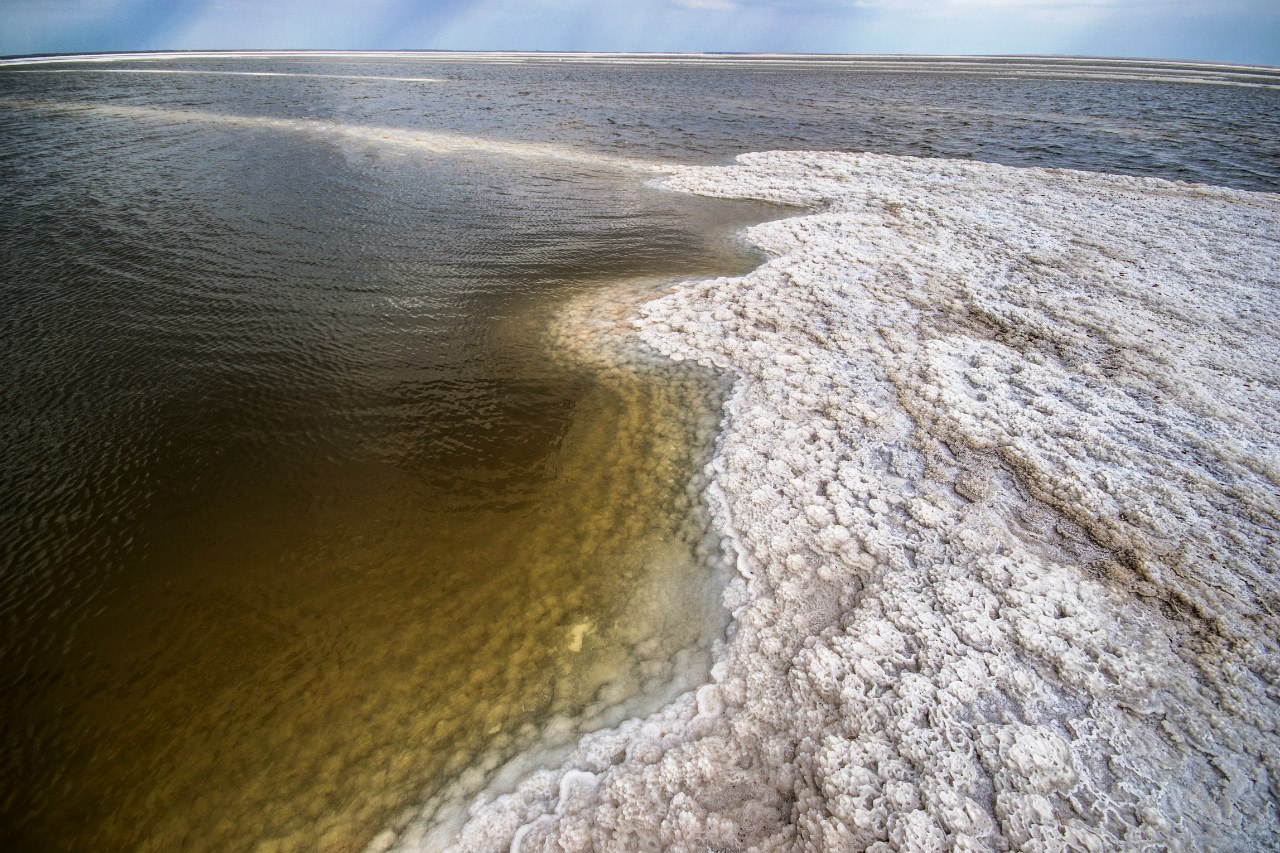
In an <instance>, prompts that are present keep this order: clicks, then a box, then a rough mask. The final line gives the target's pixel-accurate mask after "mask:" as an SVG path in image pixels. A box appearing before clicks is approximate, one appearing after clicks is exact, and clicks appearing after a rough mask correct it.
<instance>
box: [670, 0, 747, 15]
mask: <svg viewBox="0 0 1280 853" xmlns="http://www.w3.org/2000/svg"><path fill="white" fill-rule="evenodd" d="M676 2H677V3H678V4H679V5H681V6H684V7H685V8H686V9H709V10H711V11H713V12H734V11H737V9H738V4H737V3H734V2H732V0H676Z"/></svg>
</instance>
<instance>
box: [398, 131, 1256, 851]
mask: <svg viewBox="0 0 1280 853" xmlns="http://www.w3.org/2000/svg"><path fill="white" fill-rule="evenodd" d="M666 184H667V186H669V187H671V188H673V189H679V190H684V191H689V192H697V193H701V194H704V195H712V196H725V197H736V198H754V199H760V200H765V201H775V202H783V203H788V204H795V205H803V206H805V207H806V208H808V211H809V212H806V213H802V214H800V215H798V216H795V217H793V218H790V219H784V220H777V221H773V222H766V223H764V224H761V225H758V226H755V227H753V228H751V229H749V230H748V232H747V235H748V237H749V239H750V240H751V241H752V242H753V243H754V244H755V245H756V246H757V247H759V248H760V249H762V250H763V251H765V252H766V253H767V254H768V256H769V258H770V260H768V261H767V262H765V263H764V264H762V265H761V266H760V267H758V268H757V269H756V270H754V271H752V272H750V273H748V274H746V275H744V276H738V277H732V278H719V279H711V280H708V281H701V282H690V283H685V284H683V285H680V286H678V287H677V288H676V289H674V290H673V291H672V292H670V293H668V294H667V295H666V296H663V297H661V298H659V299H656V300H654V301H652V302H649V303H647V304H646V305H645V306H644V307H643V308H642V309H641V312H640V317H639V318H638V319H637V320H636V326H637V328H638V331H639V333H640V335H641V339H642V340H643V341H644V342H645V343H646V344H648V345H649V346H652V347H654V348H655V349H657V350H659V351H660V352H663V353H664V354H665V355H667V356H669V357H672V358H673V359H674V360H677V361H679V360H689V361H694V362H697V363H699V364H701V365H703V366H706V367H710V368H712V369H714V370H716V371H717V372H719V373H721V374H722V375H728V376H732V377H736V379H735V382H734V388H733V391H732V396H731V398H730V402H729V404H728V406H727V407H726V421H725V423H724V424H723V430H722V433H721V436H720V438H719V439H718V442H717V451H716V454H715V457H714V458H713V460H712V462H711V463H710V465H709V467H708V471H709V474H710V478H709V479H710V485H709V487H708V494H709V496H711V497H712V498H713V499H712V500H711V501H709V502H710V503H711V506H710V507H709V511H710V512H711V514H712V515H713V518H714V522H715V525H716V527H717V529H718V530H719V532H720V533H721V535H722V537H723V538H724V539H725V540H726V541H732V538H733V537H735V536H736V537H737V540H736V541H737V545H736V546H735V548H736V549H737V550H738V552H739V553H738V554H737V555H736V563H737V571H738V575H737V577H735V578H733V579H732V580H731V581H730V583H729V584H728V586H727V587H726V589H725V593H724V604H725V606H726V609H727V610H728V611H729V612H730V613H731V615H732V623H731V628H730V641H729V643H728V645H727V646H726V647H725V649H724V650H723V654H721V655H718V656H717V660H716V661H715V663H714V665H713V667H712V670H711V677H712V678H711V681H710V682H709V683H707V684H704V685H702V686H701V687H698V688H697V689H696V690H693V691H690V692H688V693H685V694H683V695H682V696H680V697H679V698H677V699H676V700H675V701H674V702H673V703H671V704H670V705H668V706H667V707H666V708H665V709H663V710H660V711H658V712H656V713H655V714H653V715H651V716H650V717H647V718H644V719H638V720H630V721H628V722H626V723H623V724H622V725H621V726H620V727H619V728H617V729H612V730H604V731H600V732H596V733H594V734H592V735H589V736H587V737H586V738H585V739H584V740H583V741H581V742H580V743H579V745H578V747H577V748H576V749H575V750H574V752H573V753H572V754H571V755H570V756H569V758H568V759H567V760H566V761H565V762H564V763H563V764H561V765H560V767H559V769H558V770H551V769H544V770H542V771H539V772H538V773H535V774H534V775H533V776H531V777H530V778H528V779H526V780H525V781H524V782H522V783H520V784H519V785H518V786H517V787H516V788H515V790H514V791H513V792H512V793H510V794H506V795H504V796H502V797H498V798H497V799H496V800H493V801H492V802H486V803H482V804H477V806H476V808H474V809H473V811H472V813H471V815H470V817H469V820H468V822H467V823H466V824H465V825H464V826H463V827H462V829H461V831H460V832H459V833H458V834H457V835H456V836H455V837H454V838H453V839H452V843H451V844H448V845H446V846H444V848H443V849H455V850H475V851H480V850H507V849H510V850H521V851H525V852H526V853H527V851H531V850H540V849H553V848H554V849H562V848H563V849H582V850H587V849H593V848H595V849H630V848H631V847H633V846H639V847H641V848H644V847H646V846H647V847H652V848H654V849H668V850H683V849H688V850H694V849H705V848H707V847H711V848H714V849H759V850H778V849H840V848H842V847H845V846H848V847H851V849H865V848H868V847H871V846H872V845H881V846H879V847H877V849H885V850H891V849H921V850H923V849H957V850H980V849H1004V848H1006V847H1009V846H1015V847H1019V848H1022V849H1055V848H1057V847H1058V846H1060V845H1064V844H1065V845H1075V846H1079V847H1081V848H1083V849H1099V850H1101V849H1141V848H1144V847H1160V846H1161V845H1164V846H1183V847H1187V848H1189V849H1224V850H1225V849H1240V850H1244V849H1256V848H1258V847H1264V846H1267V845H1268V844H1275V843H1277V842H1278V841H1280V821H1278V820H1277V817H1276V815H1275V814H1274V808H1273V807H1272V806H1271V804H1272V803H1274V798H1275V795H1276V786H1277V784H1280V782H1277V781H1275V780H1280V759H1276V758H1275V756H1277V755H1280V736H1278V735H1277V729H1278V728H1280V697H1278V696H1277V693H1278V689H1277V682H1278V681H1280V678H1278V677H1277V674H1278V673H1280V654H1278V653H1277V643H1276V640H1275V639H1274V638H1275V637H1276V636H1277V633H1280V632H1278V631H1277V628H1280V626H1278V625H1277V624H1276V619H1277V617H1276V616H1275V614H1276V613H1277V612H1280V588H1278V585H1277V582H1276V581H1275V579H1274V578H1273V577H1272V576H1271V572H1270V570H1269V569H1268V567H1274V565H1276V562H1277V556H1278V555H1280V498H1277V494H1280V491H1278V487H1280V466H1277V464H1276V462H1275V457H1276V450H1277V446H1280V434H1277V430H1276V428H1275V426H1274V425H1273V424H1272V423H1271V421H1272V420H1273V417H1272V416H1271V415H1270V414H1269V413H1270V412H1274V411H1275V410H1276V408H1277V407H1280V376H1277V375H1276V368H1275V364H1276V361H1277V359H1276V356H1278V355H1280V341H1277V340H1276V338H1275V333H1274V331H1271V335H1270V336H1268V334H1267V333H1268V331H1269V330H1274V329H1276V328H1278V327H1280V325H1278V324H1277V317H1276V313H1277V307H1276V306H1275V305H1274V304H1272V303H1274V300H1268V299H1266V298H1262V299H1259V298H1258V297H1259V296H1262V297H1266V296H1267V295H1268V289H1271V288H1275V287H1276V286H1277V284H1278V283H1280V250H1278V248H1277V245H1276V244H1277V242H1278V241H1277V238H1276V236H1275V235H1277V234H1280V198H1277V196H1275V195H1271V194H1263V193H1250V192H1244V191H1235V190H1226V189H1219V188H1214V187H1207V186H1199V185H1190V184H1178V183H1172V182H1168V181H1163V180H1158V179H1146V178H1125V177H1117V176H1113V175H1102V174H1094V173H1084V172H1071V171H1066V170H1055V169H1042V168H1030V169H1028V168H1012V167H1004V166H995V165H990V164H985V163H976V162H968V161H945V160H920V159H914V158H905V157H891V156H887V155H846V154H814V153H805V152H773V153H764V154H751V155H743V156H742V157H739V158H738V160H737V161H736V162H735V163H734V164H732V165H728V166H717V167H679V168H676V169H675V170H673V175H672V177H671V178H669V179H668V180H667V182H666ZM1209 330H1212V331H1209ZM1259 374H1261V375H1259ZM716 495H720V496H721V498H722V499H721V500H714V497H715V496H716ZM442 840H443V839H439V838H437V839H436V841H442ZM384 841H388V842H390V843H388V844H385V845H383V847H384V848H385V847H394V849H403V850H409V849H415V850H425V849H436V848H435V847H434V846H432V847H428V846H424V845H417V846H407V845H404V844H401V845H400V846H398V847H395V846H394V845H395V844H396V841H395V839H384Z"/></svg>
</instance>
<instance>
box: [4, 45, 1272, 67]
mask: <svg viewBox="0 0 1280 853" xmlns="http://www.w3.org/2000/svg"><path fill="white" fill-rule="evenodd" d="M421 54H429V55H432V56H433V57H436V58H442V59H444V58H450V57H455V58H456V57H459V56H512V57H520V56H528V57H571V58H579V57H627V58H634V59H645V58H655V59H663V58H687V59H697V58H699V57H710V58H715V59H744V60H750V59H780V60H788V59H790V60H793V61H795V60H805V59H806V58H807V59H809V60H810V61H813V60H819V61H820V60H824V59H905V60H911V59H920V60H938V59H944V60H966V59H969V60H982V59H1049V60H1059V61H1087V62H1114V63H1121V62H1141V63H1146V64H1151V65H1180V66H1195V67H1200V68H1214V67H1220V68H1232V69H1254V70H1264V71H1275V72H1280V65H1264V64H1255V63H1244V62H1232V61H1229V60H1204V59H1177V58H1169V57H1145V56H1104V55H1092V54H1052V53H824V52H793V51H722V50H709V51H606V50H468V49H445V48H385V49H371V50H348V49H341V48H212V49H205V48H193V49H179V50H169V49H155V50H121V51H79V52H74V53H60V52H49V53H29V54H8V55H4V56H0V65H22V64H38V63H53V62H76V61H80V62H93V61H101V60H104V59H130V58H140V59H146V58H163V57H216V56H262V57H276V56H308V55H311V56H324V55H347V56H388V55H395V56H406V55H421Z"/></svg>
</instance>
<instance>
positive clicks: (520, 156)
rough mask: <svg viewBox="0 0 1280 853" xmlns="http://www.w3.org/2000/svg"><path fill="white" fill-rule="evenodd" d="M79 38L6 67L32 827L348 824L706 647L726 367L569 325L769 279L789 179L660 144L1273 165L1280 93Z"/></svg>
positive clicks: (12, 546)
mask: <svg viewBox="0 0 1280 853" xmlns="http://www.w3.org/2000/svg"><path fill="white" fill-rule="evenodd" d="M128 68H136V69H148V70H151V71H161V72H166V73H148V74H136V73H118V72H120V71H124V70H126V69H128ZM71 69H75V70H74V73H62V71H63V70H68V69H67V68H64V67H61V66H60V67H59V70H57V72H56V73H53V70H52V69H48V68H45V69H44V70H43V71H39V73H27V72H28V71H36V70H38V69H34V68H21V67H18V68H8V69H4V70H0V140H3V141H0V164H2V166H0V168H2V170H3V171H2V174H3V182H4V187H5V190H6V196H7V198H9V199H12V202H11V203H10V204H8V205H7V206H6V207H5V209H4V210H3V211H0V245H2V246H3V248H2V252H3V254H2V255H0V281H3V285H2V286H3V288H4V295H3V302H4V310H3V311H0V382H3V387H4V388H5V394H4V396H3V400H2V402H0V430H3V438H4V444H5V447H6V448H7V451H6V462H5V466H4V473H3V481H2V482H0V519H2V523H3V529H4V531H5V532H4V536H3V540H2V541H0V549H2V550H0V553H2V554H3V557H4V566H5V568H4V572H5V583H4V585H3V593H2V595H3V598H2V599H0V615H2V618H3V620H4V623H5V635H4V636H5V640H4V645H3V647H2V648H0V659H2V661H3V672H4V673H5V689H4V691H3V694H0V714H2V719H3V726H4V734H3V737H4V747H3V757H0V778H3V779H4V780H5V781H4V782H3V791H2V796H3V802H2V804H0V814H2V815H3V819H2V820H0V825H2V826H3V834H2V835H0V841H2V842H3V845H4V846H6V847H13V848H18V849H24V850H98V849H147V850H170V849H190V850H199V849H207V850H227V849H252V848H253V846H254V845H255V844H257V843H259V842H262V843H263V844H264V845H265V846H264V849H273V848H274V849H282V850H290V849H296V850H347V849H358V848H359V847H360V846H362V845H363V844H364V843H365V842H366V841H367V840H368V838H369V837H371V836H372V835H373V834H374V833H376V832H377V831H378V829H379V828H380V827H383V826H385V825H387V824H388V823H389V822H392V821H393V820H394V819H395V818H394V816H395V815H396V814H397V813H398V812H400V811H401V810H402V809H403V808H404V807H405V806H407V805H412V804H413V803H415V802H416V801H418V799H420V798H421V797H422V796H423V795H424V794H426V793H429V792H430V791H431V790H432V789H433V788H435V787H438V786H439V785H441V784H443V783H444V782H445V781H447V780H448V779H451V778H454V776H456V774H457V773H458V772H460V771H462V770H463V769H464V768H466V767H470V766H473V764H474V763H475V761H476V760H479V761H480V762H482V764H483V763H485V762H487V765H485V766H488V767H492V766H493V765H494V763H495V762H496V761H497V760H499V759H500V758H502V757H504V756H507V755H510V754H513V753H514V752H515V751H518V750H520V749H522V748H524V747H526V746H528V745H530V744H532V743H534V742H539V743H541V744H542V745H547V744H548V743H553V742H554V741H555V740H556V739H557V738H560V739H567V738H571V737H572V736H573V735H574V733H575V732H576V731H577V728H576V727H580V726H583V725H593V724H599V723H601V722H608V721H610V720H611V719H612V717H610V714H613V715H614V716H616V714H617V713H618V710H617V709H618V708H620V707H622V706H623V705H625V704H626V703H627V702H628V701H629V700H630V701H634V700H635V697H636V696H638V695H642V694H645V693H646V692H648V693H649V694H653V693H654V692H655V691H660V689H661V686H662V685H663V684H667V683H669V682H670V681H671V679H673V678H678V677H679V672H680V671H685V670H687V671H694V670H696V669H697V667H698V663H697V661H696V660H695V658H697V657H698V656H699V655H702V656H705V653H706V650H707V643H708V642H710V641H711V639H713V638H714V636H715V634H716V632H717V631H718V630H720V628H721V626H722V624H723V614H720V613H719V612H718V609H717V608H716V606H715V604H714V589H715V585H714V583H713V582H712V580H711V568H710V567H711V566H713V565H714V562H715V561H714V553H715V548H714V544H713V543H711V542H709V540H708V539H707V538H706V532H705V530H704V529H703V522H702V521H701V519H700V516H699V514H698V513H697V511H696V504H695V502H694V501H691V499H690V488H691V486H692V488H693V491H694V492H696V482H692V480H693V478H694V475H695V472H696V471H697V469H698V467H699V464H700V460H701V459H703V458H705V455H706V454H707V453H708V452H709V450H710V443H711V436H712V431H713V428H714V425H715V421H716V418H717V407H718V405H719V400H720V399H721V398H720V394H721V393H722V388H721V387H720V386H719V385H717V384H716V382H715V381H713V380H712V379H711V378H710V377H706V376H700V375H698V374H697V373H696V372H695V371H692V370H689V369H676V368H673V367H670V366H666V367H663V366H660V365H656V364H648V363H646V362H645V361H644V360H643V359H638V360H633V361H632V362H630V363H628V365H627V366H626V367H625V369H621V370H605V369H603V368H602V365H603V364H604V363H605V362H607V359H604V360H602V356H601V355H600V354H598V353H596V352H594V350H593V349H592V347H593V342H592V341H591V340H590V339H589V337H588V338H587V339H581V338H579V337H576V336H575V332H574V331H573V328H572V326H570V328H568V329H564V328H561V327H560V326H558V325H557V322H556V318H557V316H558V315H559V314H560V312H562V310H563V309H564V308H565V307H566V306H567V305H577V304H579V303H582V302H583V301H584V300H585V301H586V302H590V301H591V299H592V298H593V295H594V294H602V293H612V292H614V291H616V290H617V289H618V285H619V283H620V282H633V283H634V282H636V281H641V282H648V284H647V285H641V286H640V290H641V292H643V287H651V288H658V287H660V286H661V285H660V282H661V280H663V279H664V278H668V279H669V278H675V277H682V276H704V275H711V274H719V273H728V272H733V271H737V270H741V269H744V268H745V267H747V266H749V265H750V264H751V263H753V260H754V259H753V257H752V256H751V255H750V254H748V253H747V252H746V251H745V250H744V249H743V248H741V247H740V246H738V245H737V244H736V243H734V242H733V241H732V240H730V239H729V237H728V235H729V234H730V232H732V230H733V229H734V228H736V227H738V226H739V225H741V224H743V223H745V222H748V221H755V220H758V219H761V218H764V217H766V216H769V215H772V211H771V210H770V209H769V208H766V207H764V206H760V205H749V204H739V203H728V202H712V201H709V200H705V199H698V198H694V197H684V196H678V195H674V194H670V193H663V192H660V191H655V190H653V189H651V188H648V187H646V186H645V182H646V181H647V180H649V179H650V178H651V177H652V176H653V173H652V172H651V171H648V164H650V163H653V162H655V161H659V162H660V161H685V162H690V161H701V162H708V161H716V160H719V159H722V158H724V157H727V156H728V155H731V154H734V153H738V152H741V151H746V150H756V149H763V148H777V147H784V148H839V149H845V150H862V149H869V150H879V151H891V152H893V153H905V154H922V155H936V156H971V157H977V158H980V159H988V160H994V161H997V162H1006V163H1014V164H1022V163H1034V164H1038V165H1056V166H1070V167H1081V168H1091V169H1098V170H1109V171H1117V172H1129V173H1134V174H1153V175H1161V176H1165V177H1174V178H1183V179H1189V180H1200V181H1208V182H1212V183H1221V184H1227V185H1232V186H1241V187H1248V188H1255V189H1270V190H1276V189H1280V172H1278V171H1277V168H1276V163H1277V162H1280V157H1277V156H1276V155H1277V154H1280V151H1277V142H1276V140H1277V139H1280V128H1278V127H1277V126H1276V125H1277V122H1278V121H1280V119H1277V118H1276V117H1277V116H1280V110H1278V109H1276V107H1277V106H1280V104H1278V103H1277V101H1280V92H1278V91H1277V90H1275V89H1268V88H1257V87H1254V86H1250V87H1243V86H1210V85H1200V84H1194V83H1188V82H1183V81H1180V80H1168V79H1166V80H1154V81H1153V80H1134V79H1111V80H1104V79H1098V78H1096V77H1079V76H1077V77H1071V76H1065V75H1062V74H1058V73H1056V72H1055V73H1054V74H1049V75H1032V76H1026V75H1025V74H1022V72H1020V71H1019V72H1016V73H1015V70H1014V69H1011V68H1008V67H997V68H994V69H993V68H985V67H984V68H983V69H979V70H975V69H974V68H965V69H956V68H948V67H945V66H937V65H933V66H923V67H922V66H920V65H919V64H914V65H912V67H910V68H906V69H903V68H897V69H888V70H885V69H883V68H881V67H879V66H863V67H856V66H853V67H844V66H832V67H828V66H823V65H817V64H799V63H797V64H793V65H785V66H781V67H771V66H757V65H746V64H743V65H733V64H727V65H714V66H693V65H680V64H663V65H661V66H644V65H641V66H637V65H620V64H599V63H591V62H569V63H559V62H558V63H551V62H541V61H540V62H521V63H496V62H492V61H486V62H456V61H454V62H449V61H440V60H439V59H413V58H398V59H385V58H384V59H376V60H374V59H367V58H342V57H332V56H330V57H323V58H308V59H300V58H283V59H263V58H236V59H219V58H207V59H199V60H195V59H186V60H163V61H131V62H128V63H113V64H111V65H110V66H109V67H108V66H104V65H102V64H83V65H76V66H72V67H71ZM169 71H184V72H186V71H201V72H220V73H200V74H194V73H181V74H178V73H167V72H169ZM243 71H267V72H270V73H271V74H272V75H297V76H269V77H264V76H244V75H242V74H240V72H243ZM960 71H963V72H964V73H959V72H960ZM1139 71H1141V74H1138V73H1137V72H1135V71H1134V69H1133V68H1129V67H1126V68H1125V69H1124V72H1125V74H1126V75H1128V77H1133V76H1142V75H1146V76H1151V75H1153V74H1155V72H1154V71H1152V70H1151V69H1139ZM221 72H235V73H231V74H228V73H221ZM312 75H325V76H312ZM1019 75H1021V76H1019ZM1273 76H1274V75H1273ZM353 78H356V79H353ZM370 78H377V79H370ZM385 78H394V79H385ZM414 78H426V79H424V80H421V81H418V80H415V79H414ZM432 81H438V82H432ZM635 291H636V287H635V286H632V287H630V288H629V289H628V292H630V293H632V295H634V292H635ZM681 650H684V656H683V657H681V658H680V659H679V660H678V661H677V660H676V658H677V657H678V655H679V653H680V652H681ZM664 661H665V665H664V663H663V662H664ZM593 721H594V722H593ZM548 733H549V734H548ZM477 756H480V757H479V758H477Z"/></svg>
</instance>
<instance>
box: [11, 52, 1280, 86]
mask: <svg viewBox="0 0 1280 853" xmlns="http://www.w3.org/2000/svg"><path fill="white" fill-rule="evenodd" d="M254 58H257V59H280V58H296V59H340V58H350V59H361V60H369V59H386V60H421V61H426V62H467V63H477V62H479V63H514V64H521V63H566V62H567V63H585V64H612V65H631V64H643V65H662V64H681V65H688V64H698V65H712V66H741V67H780V68H782V67H785V68H794V67H800V66H806V65H807V66H814V67H817V66H824V67H848V68H850V69H858V70H861V71H868V72H879V73H896V74H936V73H941V72H945V73H947V74H961V75H966V74H968V75H982V76H991V75H1008V76H1014V77H1017V76H1036V77H1046V76H1049V77H1063V78H1079V79H1085V80H1090V79H1092V80H1113V81H1118V80H1127V81H1134V82H1154V81H1164V82H1174V83H1194V84H1201V85H1222V86H1248V87H1262V88H1280V69H1276V68H1272V67H1269V66H1251V65H1236V64H1231V63H1209V62H1192V61H1178V60H1161V59H1150V60H1135V59H1118V58H1107V57H1070V56H1061V57H1059V56H1040V57H1031V56H1025V57H1023V56H1007V57H1006V56H944V55H938V56H930V55H901V54H865V55H839V54H785V53H783V54H708V53H590V52H583V53H557V52H547V53H530V52H504V51H442V52H430V51H424V52H415V51H355V52H348V51H211V52H172V53H117V54H77V55H69V56H38V57H14V58H10V59H0V67H2V66H6V65H37V64H39V65H48V64H58V63H90V62H93V63H103V62H125V61H129V62H134V61H151V60H156V61H168V60H174V59H254ZM315 76H323V75H315ZM370 79H389V80H402V81H404V82H412V81H414V80H415V79H416V78H394V77H393V78H370Z"/></svg>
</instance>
